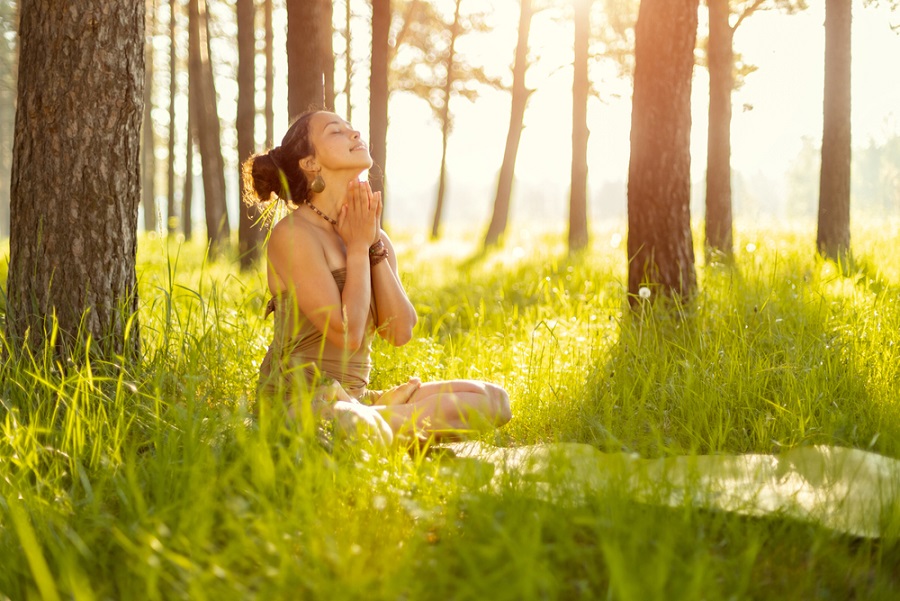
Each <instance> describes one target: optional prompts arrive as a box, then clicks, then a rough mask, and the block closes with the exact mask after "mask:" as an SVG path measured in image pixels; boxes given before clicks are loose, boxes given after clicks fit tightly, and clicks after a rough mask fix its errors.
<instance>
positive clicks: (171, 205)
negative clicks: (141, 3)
mask: <svg viewBox="0 0 900 601" xmlns="http://www.w3.org/2000/svg"><path fill="white" fill-rule="evenodd" d="M176 2H177V0H169V140H168V142H169V149H168V150H169V154H168V165H167V171H166V193H167V197H166V232H168V234H169V236H172V235H174V234H175V231H176V228H177V227H178V217H177V215H176V212H175V96H176V94H177V93H178V82H177V81H176V79H175V78H176V63H175V61H176V58H177V57H176V53H175V31H176V29H175V15H176V12H175V8H176Z"/></svg>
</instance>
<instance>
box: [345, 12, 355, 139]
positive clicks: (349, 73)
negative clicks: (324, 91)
mask: <svg viewBox="0 0 900 601" xmlns="http://www.w3.org/2000/svg"><path fill="white" fill-rule="evenodd" d="M344 9H345V12H344V27H346V28H347V29H346V32H345V34H344V43H345V50H346V52H345V54H344V62H345V68H344V94H345V95H346V97H347V114H346V115H345V118H346V119H347V121H349V122H350V123H353V100H352V99H351V88H352V84H353V52H352V48H353V36H352V32H351V25H352V19H353V12H352V11H351V10H350V0H344Z"/></svg>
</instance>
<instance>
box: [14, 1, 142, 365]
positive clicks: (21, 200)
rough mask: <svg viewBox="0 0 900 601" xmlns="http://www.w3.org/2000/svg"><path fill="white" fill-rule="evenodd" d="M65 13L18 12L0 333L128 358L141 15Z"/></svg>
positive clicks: (133, 350)
mask: <svg viewBox="0 0 900 601" xmlns="http://www.w3.org/2000/svg"><path fill="white" fill-rule="evenodd" d="M70 4H71V3H69V2H64V1H62V0H42V1H41V2H35V1H34V0H29V1H25V2H23V3H22V5H21V24H20V28H19V39H20V41H21V51H20V67H19V81H18V112H17V113H16V132H15V142H14V152H13V166H12V187H11V190H12V194H11V200H12V232H11V237H10V264H9V279H8V305H7V311H8V313H7V333H8V336H9V338H10V339H11V340H12V341H13V344H14V345H15V346H16V347H17V346H18V345H19V344H22V343H23V342H26V340H25V339H26V333H28V339H27V342H29V343H30V344H31V345H32V348H33V349H36V348H38V347H40V346H43V345H44V344H49V343H50V341H49V339H48V338H47V337H46V335H47V334H48V332H49V331H50V327H51V325H50V323H49V320H50V319H51V317H52V316H54V315H55V317H56V319H57V320H58V325H59V333H60V336H59V337H58V338H57V339H56V340H55V344H56V350H57V352H59V353H60V354H62V355H67V354H69V353H70V352H71V351H72V347H73V345H75V344H78V343H79V342H81V341H83V340H84V338H85V337H87V336H90V337H91V338H92V339H93V343H92V344H91V349H92V350H93V351H94V352H99V353H100V354H101V355H102V356H104V357H107V358H109V359H110V360H115V357H116V356H121V355H122V354H124V355H125V356H129V357H136V356H137V353H138V351H139V349H140V338H139V335H138V328H137V323H136V321H130V320H132V319H135V320H136V312H137V281H136V275H135V253H136V250H137V216H138V204H139V203H140V200H141V173H140V139H141V115H142V112H143V85H144V16H145V5H144V0H131V1H127V2H126V1H123V2H109V1H108V0H82V1H81V3H80V4H79V10H77V11H73V10H70V9H71V5H70ZM63 98H64V99H65V102H61V101H60V99H63ZM126 328H129V332H128V333H127V334H126ZM70 356H71V355H70Z"/></svg>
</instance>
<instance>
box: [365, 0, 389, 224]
mask: <svg viewBox="0 0 900 601" xmlns="http://www.w3.org/2000/svg"><path fill="white" fill-rule="evenodd" d="M390 31H391V2H390V0H372V64H371V71H370V74H369V150H370V152H371V154H372V161H373V163H374V165H373V168H372V171H374V172H375V174H378V173H380V174H381V177H377V176H376V177H372V176H371V174H370V177H369V180H370V183H371V185H372V190H373V191H378V192H381V194H382V197H384V196H385V188H386V186H387V130H388V64H389V54H390V44H389V36H390ZM385 204H387V203H385ZM383 215H384V213H382V216H383Z"/></svg>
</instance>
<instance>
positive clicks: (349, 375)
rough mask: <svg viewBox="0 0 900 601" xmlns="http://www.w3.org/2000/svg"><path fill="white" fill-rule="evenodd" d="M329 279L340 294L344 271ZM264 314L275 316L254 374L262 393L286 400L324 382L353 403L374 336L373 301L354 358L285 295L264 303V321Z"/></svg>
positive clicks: (361, 391) (365, 377)
mask: <svg viewBox="0 0 900 601" xmlns="http://www.w3.org/2000/svg"><path fill="white" fill-rule="evenodd" d="M331 275H332V276H334V281H335V282H336V283H337V286H338V289H339V290H340V291H341V292H343V290H344V282H346V279H347V270H346V269H336V270H334V271H332V272H331ZM269 313H274V314H275V323H274V335H273V338H272V344H271V345H269V349H268V351H267V352H266V356H265V358H264V359H263V362H262V365H261V366H260V369H259V371H260V380H259V385H260V391H261V392H264V393H268V394H274V393H277V392H278V390H279V389H281V390H284V391H286V393H287V394H289V391H292V390H305V389H308V388H309V387H310V386H311V385H312V384H313V383H315V382H317V381H318V382H321V381H322V379H323V378H327V379H332V380H335V381H337V382H338V383H340V385H341V386H342V387H343V388H344V390H346V391H347V393H348V394H350V396H352V397H354V398H357V399H358V398H360V397H361V396H363V395H365V394H366V386H367V385H368V384H369V372H370V371H371V369H372V361H371V358H370V355H371V350H372V336H373V334H374V333H375V298H374V295H373V296H372V302H371V304H370V306H369V317H368V319H367V321H366V336H365V340H364V341H363V344H362V345H360V347H359V349H357V350H356V351H355V352H353V353H350V352H348V351H347V350H346V349H343V348H340V347H338V346H336V345H334V344H332V343H331V342H329V341H328V339H327V338H326V337H325V336H323V335H322V332H320V331H319V329H318V328H316V326H315V325H313V324H312V322H310V321H309V320H308V319H307V318H306V316H305V315H304V314H303V313H302V312H301V311H300V308H299V307H298V306H297V303H296V302H295V301H294V299H292V298H291V296H290V295H289V294H279V295H277V296H275V297H273V298H272V299H271V300H269V303H268V305H267V307H266V316H268V315H269Z"/></svg>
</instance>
